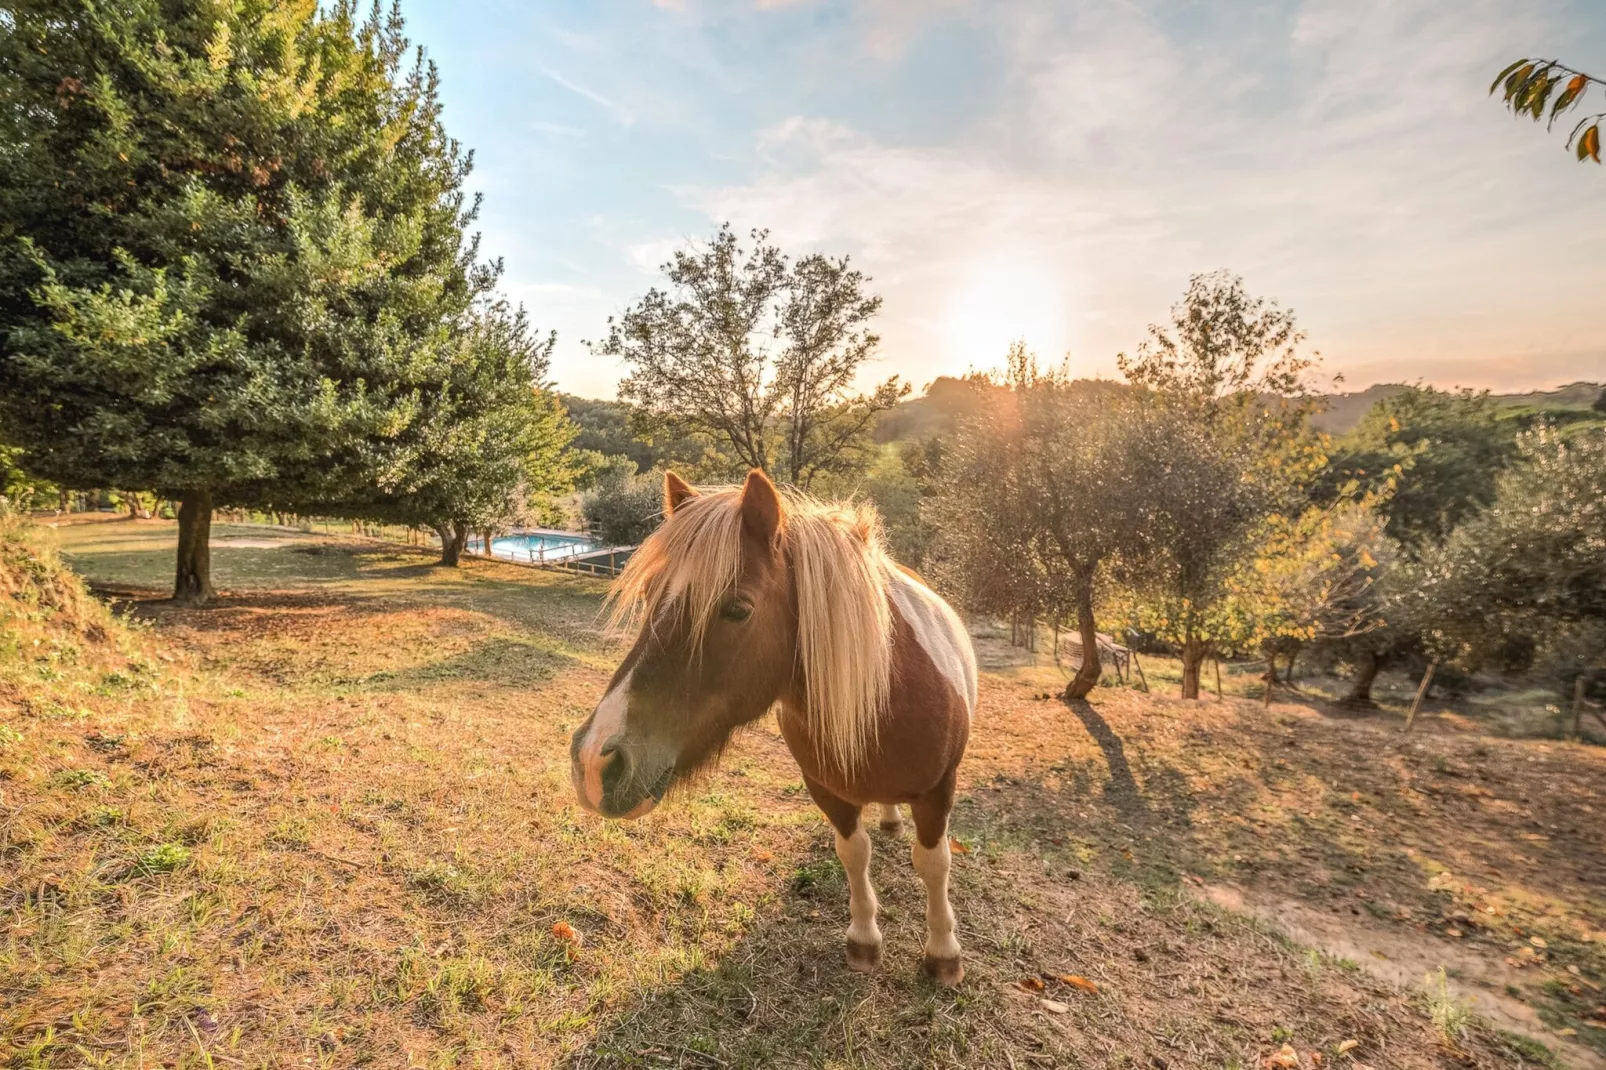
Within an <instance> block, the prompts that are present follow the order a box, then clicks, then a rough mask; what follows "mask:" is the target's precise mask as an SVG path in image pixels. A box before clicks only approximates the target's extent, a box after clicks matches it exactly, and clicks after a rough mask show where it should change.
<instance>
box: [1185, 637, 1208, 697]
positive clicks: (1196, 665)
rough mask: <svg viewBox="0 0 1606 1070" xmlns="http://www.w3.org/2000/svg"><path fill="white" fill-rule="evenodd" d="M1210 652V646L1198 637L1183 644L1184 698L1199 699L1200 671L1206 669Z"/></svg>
mask: <svg viewBox="0 0 1606 1070" xmlns="http://www.w3.org/2000/svg"><path fill="white" fill-rule="evenodd" d="M1209 651H1210V644H1208V643H1206V642H1205V641H1204V640H1203V639H1199V638H1197V637H1195V638H1190V639H1186V640H1184V641H1183V643H1182V697H1183V698H1191V699H1197V698H1198V697H1199V676H1200V670H1201V669H1202V668H1203V667H1204V659H1205V655H1206V654H1207V653H1209Z"/></svg>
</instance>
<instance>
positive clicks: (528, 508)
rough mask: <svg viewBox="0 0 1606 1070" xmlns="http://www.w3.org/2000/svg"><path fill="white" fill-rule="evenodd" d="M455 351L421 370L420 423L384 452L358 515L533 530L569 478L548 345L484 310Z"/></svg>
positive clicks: (494, 305)
mask: <svg viewBox="0 0 1606 1070" xmlns="http://www.w3.org/2000/svg"><path fill="white" fill-rule="evenodd" d="M453 342H454V346H453V347H452V348H443V349H442V350H441V351H439V355H438V357H437V358H436V361H435V362H432V363H431V364H429V365H426V366H425V368H424V374H423V375H422V376H421V377H420V379H419V381H418V383H417V394H418V397H419V399H420V401H419V406H420V411H419V415H418V417H417V418H416V419H414V420H413V421H412V422H411V423H410V424H409V425H408V427H407V428H406V429H405V430H403V431H402V432H401V433H400V434H399V435H397V436H396V437H395V438H394V439H391V440H389V441H388V442H386V443H384V444H383V452H382V454H381V456H382V457H383V458H384V459H383V461H382V462H381V464H380V465H379V466H378V468H379V470H378V472H377V474H376V479H375V487H376V495H375V497H374V498H373V499H371V500H370V501H369V502H368V503H367V504H366V507H365V508H363V509H362V510H361V511H362V512H365V513H367V514H369V515H374V516H379V517H383V518H385V519H392V520H397V521H400V522H402V523H407V524H421V525H425V526H428V527H435V528H440V527H443V526H447V525H455V526H458V527H460V528H462V529H465V530H468V531H475V532H486V531H492V532H495V531H501V530H505V529H506V528H507V527H509V526H513V525H519V524H532V523H535V522H536V521H537V520H538V509H539V506H540V504H541V503H542V502H543V501H544V500H546V499H547V498H548V497H549V496H550V495H552V494H554V493H556V492H559V491H562V490H566V489H568V487H569V486H570V484H571V483H572V482H573V479H574V477H575V475H576V471H575V464H574V462H575V461H576V460H577V458H576V457H575V456H574V455H572V454H571V453H570V452H569V451H568V449H567V447H568V445H569V442H570V441H571V440H572V439H573V437H574V434H575V428H574V426H573V424H572V423H571V422H570V421H569V419H568V417H567V415H566V413H565V412H564V410H563V408H562V406H561V405H560V404H559V402H558V399H557V396H556V395H555V394H554V393H552V392H551V390H550V389H549V388H548V387H547V385H546V382H545V379H546V374H547V369H548V367H549V364H550V361H551V353H552V346H553V344H554V339H553V338H552V337H550V336H548V337H547V338H545V339H541V340H538V339H536V338H534V337H532V336H531V333H530V331H529V327H528V324H527V323H526V321H525V318H524V314H523V312H522V310H520V311H514V310H512V309H510V308H509V307H508V306H507V305H506V304H505V303H502V302H486V303H482V304H481V305H480V306H479V307H478V308H476V309H475V310H474V312H473V314H472V316H470V317H469V318H468V319H467V321H466V323H465V324H464V327H463V329H462V331H461V332H460V333H459V334H458V335H457V336H456V337H455V338H454V339H453ZM347 511H351V512H355V511H358V509H357V508H356V503H355V502H351V503H348V505H347Z"/></svg>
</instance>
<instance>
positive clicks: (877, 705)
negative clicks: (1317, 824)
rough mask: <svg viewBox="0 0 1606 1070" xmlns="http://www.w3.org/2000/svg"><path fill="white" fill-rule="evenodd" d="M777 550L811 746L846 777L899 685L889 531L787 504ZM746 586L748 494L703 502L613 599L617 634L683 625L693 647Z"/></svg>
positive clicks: (869, 517) (864, 514) (646, 555)
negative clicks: (783, 562) (669, 622)
mask: <svg viewBox="0 0 1606 1070" xmlns="http://www.w3.org/2000/svg"><path fill="white" fill-rule="evenodd" d="M782 502H783V510H782V524H781V530H780V532H779V535H778V538H779V540H780V543H781V548H782V551H783V553H784V554H785V556H786V559H787V561H788V562H789V565H790V568H791V571H792V579H793V583H794V584H795V585H796V590H797V602H798V659H799V663H800V667H801V669H802V676H803V686H804V690H805V699H806V704H807V710H806V715H807V717H808V721H809V725H810V728H811V734H812V735H813V737H814V739H815V742H816V744H817V745H818V746H819V748H820V751H821V757H824V758H826V759H829V760H831V761H833V762H834V763H836V764H838V765H839V766H840V767H841V768H842V769H843V770H845V771H849V772H851V771H853V770H855V769H857V768H858V767H859V766H860V765H862V764H863V762H864V761H865V760H866V759H867V758H868V756H869V753H870V750H871V748H872V746H873V745H874V743H875V739H876V724H877V719H878V716H879V714H880V711H881V710H882V709H883V708H884V707H885V705H886V700H887V692H888V688H889V687H890V682H891V675H892V610H891V607H890V605H889V603H888V599H887V582H888V577H889V572H890V570H891V569H892V568H894V567H895V566H894V565H893V564H892V561H891V559H890V558H889V557H888V556H887V553H886V549H885V547H884V545H883V541H882V536H881V524H880V521H879V519H878V518H877V516H876V514H875V511H874V510H873V509H871V508H870V507H869V506H867V505H863V504H853V503H842V502H822V501H818V500H816V499H814V498H810V497H808V496H806V495H803V494H801V493H798V492H795V491H783V492H782ZM741 575H742V488H740V487H715V488H710V489H706V490H703V491H702V492H701V493H700V494H699V495H698V496H696V497H693V498H689V499H687V500H686V501H684V502H683V503H682V504H681V505H680V506H679V507H677V508H676V509H675V511H674V513H673V514H672V515H671V516H670V517H669V518H668V519H666V520H665V521H664V523H663V524H662V525H661V526H660V527H659V528H658V530H657V531H655V532H653V534H652V535H650V536H649V537H648V538H647V540H646V541H645V542H643V543H642V544H641V546H640V547H638V548H637V550H636V552H635V553H634V554H632V555H631V557H630V560H629V562H628V563H627V564H626V565H625V569H624V571H623V572H622V573H621V574H620V576H619V578H618V579H617V580H616V581H614V585H613V588H612V590H611V591H610V592H609V595H608V621H609V625H610V626H611V627H612V628H614V629H615V630H618V631H628V630H633V629H636V628H640V627H654V626H655V625H656V624H657V622H659V621H660V620H663V619H665V618H666V617H668V616H669V615H670V614H674V613H680V614H684V615H685V616H686V619H687V623H688V625H689V626H690V629H691V647H692V650H693V651H694V652H695V651H698V650H700V649H701V647H702V642H703V639H704V636H705V635H706V633H707V629H708V626H709V624H710V623H711V622H712V621H713V619H714V616H715V614H716V613H717V612H718V610H719V607H720V605H721V603H722V602H723V601H724V600H725V598H726V597H727V596H728V595H729V594H730V592H731V591H732V589H734V588H735V586H736V584H737V582H738V581H739V580H740V579H741Z"/></svg>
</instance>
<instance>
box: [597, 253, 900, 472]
mask: <svg viewBox="0 0 1606 1070" xmlns="http://www.w3.org/2000/svg"><path fill="white" fill-rule="evenodd" d="M752 238H753V243H754V247H753V248H752V249H751V250H747V249H744V248H742V247H741V245H740V244H739V242H738V240H737V237H736V235H735V234H734V233H732V232H731V229H730V227H729V226H728V225H727V226H725V227H722V228H721V229H720V231H719V233H717V234H716V235H715V236H714V239H713V241H712V242H710V243H709V245H708V246H707V247H706V248H704V249H701V250H685V249H683V250H679V251H677V252H676V253H675V255H674V259H673V260H671V261H670V262H669V263H668V264H666V265H664V274H665V277H666V278H667V280H668V283H669V289H667V290H660V289H658V288H657V287H654V288H653V289H651V290H649V291H647V294H646V296H644V297H643V298H642V299H641V300H640V301H639V302H638V303H637V304H636V305H635V306H633V307H632V308H630V309H628V310H627V311H626V312H625V314H624V315H623V316H622V317H621V318H620V319H619V320H617V321H615V320H611V319H610V320H609V324H608V328H609V329H608V337H607V338H606V339H605V340H603V341H602V342H600V343H596V344H595V345H594V347H593V348H594V349H595V351H596V352H598V353H599V354H602V355H604V356H608V357H613V358H616V359H621V360H623V361H625V362H626V363H627V364H628V365H629V366H630V369H631V371H630V374H629V375H628V376H627V377H626V378H625V379H624V381H623V382H621V383H620V384H619V396H620V398H622V399H623V400H625V401H627V402H632V403H634V404H635V405H636V406H638V413H639V415H640V416H641V417H644V418H646V420H648V421H649V424H650V426H652V427H653V428H654V429H655V430H658V431H660V432H662V431H667V432H668V433H669V434H671V435H683V434H686V433H700V434H703V435H707V436H710V437H712V438H714V439H715V440H717V441H718V442H719V443H720V444H721V448H722V449H723V450H725V451H727V452H728V454H729V456H730V458H731V459H732V460H734V461H735V462H736V463H737V464H738V465H741V466H744V467H751V468H762V469H764V470H765V471H768V472H771V473H773V474H775V475H776V476H777V477H778V478H780V479H783V480H785V481H786V482H789V483H792V484H794V485H796V486H799V487H805V488H806V487H808V486H809V484H810V483H811V482H812V481H813V480H814V478H815V476H817V475H819V474H820V473H821V472H825V471H833V470H835V471H841V470H844V469H858V468H861V467H862V466H863V464H864V463H865V462H866V461H867V460H868V459H869V457H870V455H871V452H872V450H871V443H870V441H869V439H870V432H871V430H872V428H873V426H874V422H875V419H876V417H877V415H878V414H879V413H881V412H883V411H884V410H886V409H889V408H891V407H892V406H893V405H894V404H896V403H897V400H898V398H900V397H902V396H903V395H904V394H905V393H906V392H907V390H908V388H907V387H906V386H901V385H900V384H899V383H898V381H897V379H896V378H893V379H889V380H887V381H886V382H885V383H882V384H881V385H880V386H879V387H877V388H876V389H875V390H874V391H873V392H871V393H870V394H868V395H857V394H855V393H854V392H853V383H854V380H855V379H856V377H857V375H858V373H859V371H860V369H861V368H862V367H863V366H864V364H865V362H866V361H868V360H869V359H870V357H871V355H872V354H873V353H874V351H875V347H876V345H877V343H878V341H879V339H878V338H877V337H876V335H875V334H873V333H871V332H870V330H869V329H868V324H869V321H870V320H871V319H872V318H874V316H875V315H876V313H877V312H879V311H880V308H881V299H880V298H879V297H873V296H869V295H867V294H866V293H865V291H864V287H865V285H866V283H868V282H869V280H868V279H867V278H865V276H864V275H863V274H862V273H860V272H858V271H856V270H853V269H852V268H851V267H850V266H849V264H848V260H847V259H846V258H843V259H840V260H836V259H832V258H830V257H826V256H821V255H818V254H814V255H810V256H805V257H803V258H801V259H799V260H797V261H795V262H793V261H790V260H789V259H788V258H787V257H786V256H785V255H783V254H782V253H781V251H780V250H779V249H778V248H776V247H775V246H773V245H770V244H767V242H768V233H767V232H766V231H754V232H753V234H752ZM773 342H778V343H779V344H778V345H772V344H771V343H773Z"/></svg>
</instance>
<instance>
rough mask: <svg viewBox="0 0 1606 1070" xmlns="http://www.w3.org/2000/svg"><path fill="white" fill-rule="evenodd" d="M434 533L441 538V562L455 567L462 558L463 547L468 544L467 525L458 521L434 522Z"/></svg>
mask: <svg viewBox="0 0 1606 1070" xmlns="http://www.w3.org/2000/svg"><path fill="white" fill-rule="evenodd" d="M435 534H436V535H438V536H440V540H441V564H443V565H445V566H446V567H447V568H456V567H457V566H458V563H459V562H460V561H461V560H462V558H463V547H464V546H466V545H468V525H467V524H463V523H460V522H458V521H452V522H450V523H446V524H436V525H435Z"/></svg>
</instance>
